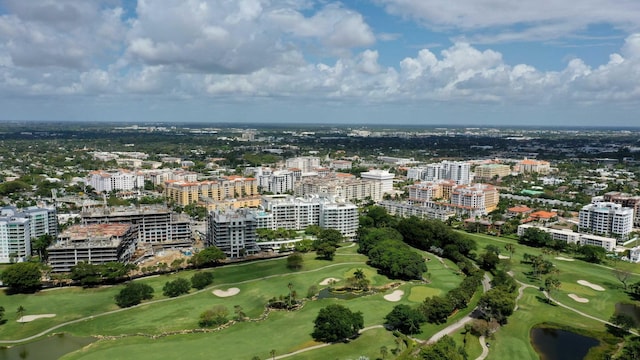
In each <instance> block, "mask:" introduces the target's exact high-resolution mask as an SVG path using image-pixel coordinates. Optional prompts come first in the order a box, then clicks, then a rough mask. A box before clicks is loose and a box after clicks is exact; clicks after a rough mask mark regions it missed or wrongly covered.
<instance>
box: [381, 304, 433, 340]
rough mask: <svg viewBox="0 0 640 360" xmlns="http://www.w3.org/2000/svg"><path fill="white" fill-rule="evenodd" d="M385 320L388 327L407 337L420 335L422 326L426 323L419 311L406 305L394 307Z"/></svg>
mask: <svg viewBox="0 0 640 360" xmlns="http://www.w3.org/2000/svg"><path fill="white" fill-rule="evenodd" d="M384 319H385V324H386V325H387V326H389V327H390V328H392V329H397V330H398V331H400V332H401V333H403V334H407V335H410V334H418V333H420V325H421V324H422V323H424V322H425V321H426V319H425V317H424V315H423V314H422V313H421V312H420V311H419V310H417V309H413V308H412V307H410V306H409V305H405V304H401V305H396V306H394V307H393V310H391V312H390V313H388V314H387V316H385V317H384Z"/></svg>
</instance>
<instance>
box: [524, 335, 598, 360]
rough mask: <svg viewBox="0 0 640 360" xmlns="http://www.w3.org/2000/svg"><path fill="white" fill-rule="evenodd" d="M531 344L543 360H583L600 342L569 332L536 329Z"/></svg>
mask: <svg viewBox="0 0 640 360" xmlns="http://www.w3.org/2000/svg"><path fill="white" fill-rule="evenodd" d="M531 343H532V344H533V347H534V348H535V349H536V352H537V353H538V355H540V359H542V360H582V359H584V358H585V356H587V353H588V352H589V349H591V348H592V347H594V346H598V344H599V343H600V342H599V341H598V339H595V338H592V337H588V336H584V335H580V334H576V333H574V332H571V331H567V330H560V329H552V328H547V327H534V328H533V329H531Z"/></svg>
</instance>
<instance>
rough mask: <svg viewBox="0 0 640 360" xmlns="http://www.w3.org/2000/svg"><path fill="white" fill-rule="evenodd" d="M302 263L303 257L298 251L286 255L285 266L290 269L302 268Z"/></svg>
mask: <svg viewBox="0 0 640 360" xmlns="http://www.w3.org/2000/svg"><path fill="white" fill-rule="evenodd" d="M303 263H304V258H303V257H302V254H300V253H297V252H294V253H293V254H291V255H289V256H287V268H289V269H291V270H300V269H302V264H303Z"/></svg>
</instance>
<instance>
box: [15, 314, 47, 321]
mask: <svg viewBox="0 0 640 360" xmlns="http://www.w3.org/2000/svg"><path fill="white" fill-rule="evenodd" d="M55 316H56V314H40V315H25V316H23V317H21V318H20V319H18V320H17V321H18V322H19V323H26V322H31V321H33V320H37V319H42V318H52V317H55Z"/></svg>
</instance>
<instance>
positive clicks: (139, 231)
mask: <svg viewBox="0 0 640 360" xmlns="http://www.w3.org/2000/svg"><path fill="white" fill-rule="evenodd" d="M80 215H81V221H82V224H84V225H91V224H113V223H125V224H131V225H133V231H135V232H136V237H137V239H138V241H139V242H140V243H142V244H164V245H165V246H190V245H191V222H190V220H189V218H188V217H187V216H185V215H182V214H174V213H172V212H171V210H169V208H167V207H166V206H161V205H157V206H150V205H148V206H141V207H139V208H130V207H113V208H106V209H85V211H83V212H82V213H81V214H80Z"/></svg>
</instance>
